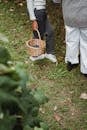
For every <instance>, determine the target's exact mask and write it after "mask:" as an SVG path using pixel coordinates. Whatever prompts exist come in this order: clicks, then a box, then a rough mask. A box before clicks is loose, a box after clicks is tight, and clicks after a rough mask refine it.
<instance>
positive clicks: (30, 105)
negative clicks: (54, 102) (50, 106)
mask: <svg viewBox="0 0 87 130" xmlns="http://www.w3.org/2000/svg"><path fill="white" fill-rule="evenodd" d="M2 54H3V56H4V57H2V56H1V55H2ZM4 59H5V60H4ZM8 60H11V57H10V55H9V53H7V50H6V49H4V48H2V47H1V48H0V130H19V129H20V130H21V128H22V129H23V130H28V129H29V130H33V129H34V127H38V129H42V130H47V129H45V127H42V126H43V125H41V124H40V122H42V121H41V120H40V119H39V117H38V112H39V107H40V105H41V104H44V103H46V102H47V101H48V100H47V97H45V95H44V94H43V92H42V91H41V90H37V89H35V90H31V89H30V88H29V86H26V84H27V81H28V79H29V78H28V74H27V73H26V71H25V69H24V67H23V64H22V63H20V62H19V63H16V65H13V63H12V64H8ZM41 127H42V128H41Z"/></svg>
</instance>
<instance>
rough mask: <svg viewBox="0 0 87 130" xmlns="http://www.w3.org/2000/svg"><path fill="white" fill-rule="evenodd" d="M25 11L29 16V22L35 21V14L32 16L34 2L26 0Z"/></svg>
mask: <svg viewBox="0 0 87 130" xmlns="http://www.w3.org/2000/svg"><path fill="white" fill-rule="evenodd" d="M27 9H28V12H29V15H30V20H32V21H33V20H36V17H35V14H34V0H27Z"/></svg>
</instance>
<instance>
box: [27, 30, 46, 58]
mask: <svg viewBox="0 0 87 130" xmlns="http://www.w3.org/2000/svg"><path fill="white" fill-rule="evenodd" d="M36 32H37V34H38V37H39V39H30V40H28V41H27V42H26V45H27V47H28V53H29V55H30V56H40V55H41V54H44V53H45V48H46V43H45V41H44V40H41V36H40V33H39V31H38V30H36Z"/></svg>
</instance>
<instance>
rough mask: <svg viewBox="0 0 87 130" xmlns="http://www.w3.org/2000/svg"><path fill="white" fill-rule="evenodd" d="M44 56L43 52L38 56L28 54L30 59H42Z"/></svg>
mask: <svg viewBox="0 0 87 130" xmlns="http://www.w3.org/2000/svg"><path fill="white" fill-rule="evenodd" d="M44 57H45V55H44V54H42V55H40V56H30V60H32V61H36V60H42V59H44Z"/></svg>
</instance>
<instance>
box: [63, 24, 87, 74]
mask: <svg viewBox="0 0 87 130" xmlns="http://www.w3.org/2000/svg"><path fill="white" fill-rule="evenodd" d="M65 29H66V56H65V62H66V63H67V61H69V62H71V63H72V64H76V63H79V57H78V56H79V53H80V66H81V67H80V68H81V72H82V73H83V74H87V28H74V27H69V26H65Z"/></svg>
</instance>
